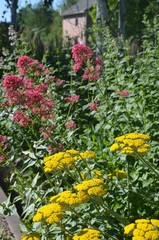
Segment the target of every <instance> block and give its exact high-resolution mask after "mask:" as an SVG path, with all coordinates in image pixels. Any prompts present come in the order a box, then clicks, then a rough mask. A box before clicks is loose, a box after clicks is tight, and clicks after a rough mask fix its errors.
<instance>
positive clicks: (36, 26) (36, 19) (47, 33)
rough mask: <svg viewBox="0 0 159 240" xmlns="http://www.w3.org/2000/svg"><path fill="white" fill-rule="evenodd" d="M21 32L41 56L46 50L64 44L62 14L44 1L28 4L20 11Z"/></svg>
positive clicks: (39, 56) (37, 54)
mask: <svg viewBox="0 0 159 240" xmlns="http://www.w3.org/2000/svg"><path fill="white" fill-rule="evenodd" d="M19 23H20V32H21V33H23V36H24V37H25V39H26V40H28V43H29V45H30V48H31V49H32V50H33V52H35V55H36V56H37V57H38V58H41V57H42V55H43V53H44V51H49V52H52V51H53V50H55V49H57V48H60V47H61V44H62V38H61V36H62V26H61V25H62V24H61V16H60V15H59V13H58V12H57V11H55V10H53V9H52V8H47V7H45V6H44V5H43V3H42V2H41V3H39V4H38V5H36V6H34V7H32V6H30V5H28V6H27V7H25V8H23V9H22V10H21V12H20V17H19Z"/></svg>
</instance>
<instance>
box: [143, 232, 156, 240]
mask: <svg viewBox="0 0 159 240" xmlns="http://www.w3.org/2000/svg"><path fill="white" fill-rule="evenodd" d="M145 239H147V240H158V239H159V231H157V230H154V231H148V232H146V233H145Z"/></svg>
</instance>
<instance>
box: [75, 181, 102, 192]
mask: <svg viewBox="0 0 159 240" xmlns="http://www.w3.org/2000/svg"><path fill="white" fill-rule="evenodd" d="M105 187H106V185H105V183H104V181H103V180H102V179H98V178H94V179H89V180H85V181H83V182H82V183H79V184H77V185H76V186H74V189H76V190H77V191H78V192H80V191H83V192H85V193H86V194H88V195H89V196H92V195H95V196H103V195H104V194H106V190H105Z"/></svg>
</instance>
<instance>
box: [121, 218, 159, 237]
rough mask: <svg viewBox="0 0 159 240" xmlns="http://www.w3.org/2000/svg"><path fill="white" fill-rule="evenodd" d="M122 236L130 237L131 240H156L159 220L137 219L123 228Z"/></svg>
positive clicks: (158, 235) (158, 231)
mask: <svg viewBox="0 0 159 240" xmlns="http://www.w3.org/2000/svg"><path fill="white" fill-rule="evenodd" d="M124 234H125V235H129V236H132V240H158V239H159V220H157V219H151V220H148V219H137V220H136V221H135V223H131V224H129V225H127V226H125V228H124Z"/></svg>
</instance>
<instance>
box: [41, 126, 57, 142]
mask: <svg viewBox="0 0 159 240" xmlns="http://www.w3.org/2000/svg"><path fill="white" fill-rule="evenodd" d="M53 129H55V126H53V125H50V126H46V127H40V128H39V132H41V133H42V137H43V139H47V138H49V137H50V135H51V133H52V130H53Z"/></svg>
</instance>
